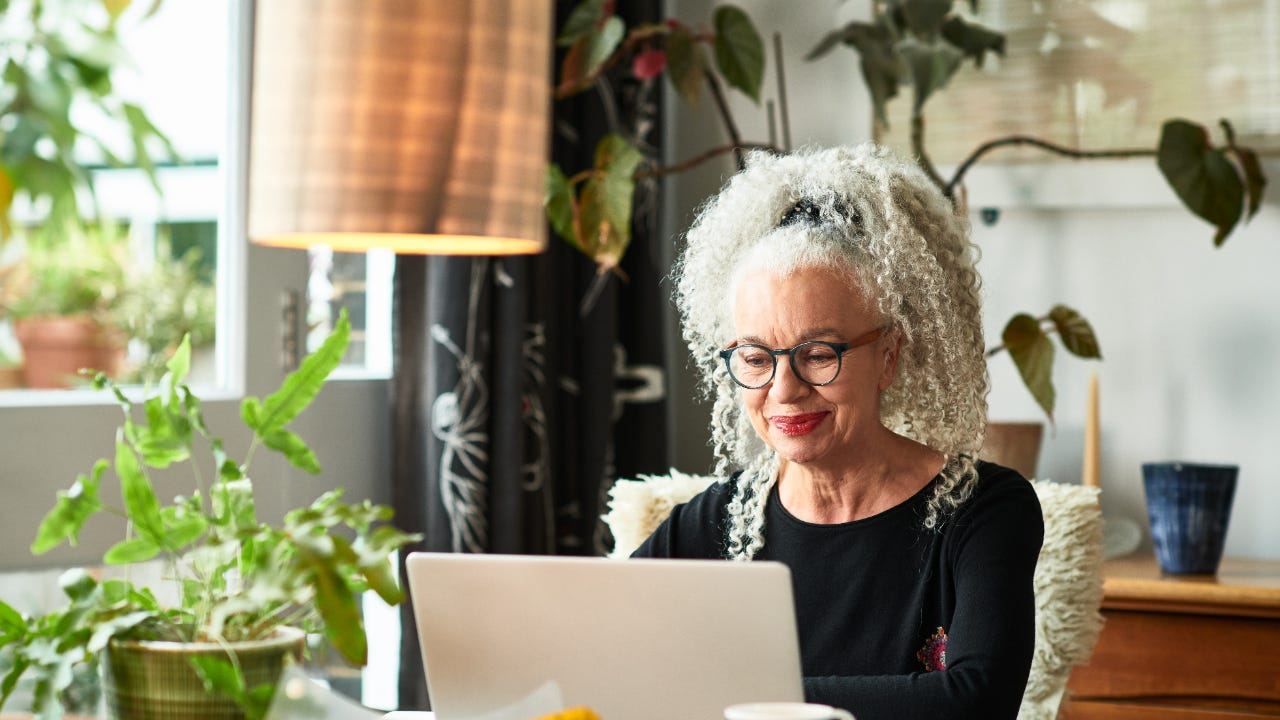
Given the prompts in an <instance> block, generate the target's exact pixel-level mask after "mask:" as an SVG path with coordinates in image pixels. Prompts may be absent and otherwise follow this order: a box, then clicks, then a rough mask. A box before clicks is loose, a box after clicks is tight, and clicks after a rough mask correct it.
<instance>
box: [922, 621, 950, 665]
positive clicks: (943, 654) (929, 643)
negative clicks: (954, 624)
mask: <svg viewBox="0 0 1280 720" xmlns="http://www.w3.org/2000/svg"><path fill="white" fill-rule="evenodd" d="M916 659H917V660H919V661H920V664H922V665H924V669H925V672H933V671H934V670H946V669H947V631H946V630H944V629H942V628H941V627H939V628H938V631H937V632H935V633H934V634H933V635H931V636H930V637H929V638H928V639H927V640H925V641H924V647H922V648H920V649H919V650H917V651H916Z"/></svg>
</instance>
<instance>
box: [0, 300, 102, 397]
mask: <svg viewBox="0 0 1280 720" xmlns="http://www.w3.org/2000/svg"><path fill="white" fill-rule="evenodd" d="M13 334H14V335H15V336H16V337H17V338H18V343H19V344H21V345H22V359H23V364H24V365H25V366H26V376H27V387H29V388H67V387H70V386H71V385H72V384H73V381H74V380H75V379H76V377H77V373H78V372H79V371H80V369H81V368H93V369H94V370H101V371H103V372H105V373H107V374H108V375H111V376H113V377H114V376H115V375H116V374H117V373H118V372H119V371H120V369H121V367H123V365H124V358H125V344H126V342H127V338H126V337H125V335H124V332H123V331H121V330H120V329H119V328H115V327H107V326H103V325H100V324H99V323H97V322H96V321H94V320H92V319H90V318H88V317H85V316H83V315H73V316H68V317H33V318H24V319H21V320H18V321H16V322H15V323H14V326H13Z"/></svg>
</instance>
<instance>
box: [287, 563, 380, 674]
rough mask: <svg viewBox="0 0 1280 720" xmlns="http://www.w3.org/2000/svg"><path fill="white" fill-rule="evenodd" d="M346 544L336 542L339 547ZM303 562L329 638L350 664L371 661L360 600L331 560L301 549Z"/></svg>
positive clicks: (363, 663) (362, 663) (360, 664)
mask: <svg viewBox="0 0 1280 720" xmlns="http://www.w3.org/2000/svg"><path fill="white" fill-rule="evenodd" d="M339 541H341V542H345V541H343V540H342V539H341V538H337V537H335V538H334V542H335V544H336V543H338V542H339ZM299 558H300V559H301V560H302V562H303V564H304V565H306V566H307V567H308V569H309V570H310V571H311V572H310V575H311V577H310V580H309V584H310V585H311V589H312V591H313V592H314V593H315V600H316V610H318V611H319V613H320V617H322V618H323V619H324V632H325V636H326V637H328V638H329V642H331V643H333V646H334V648H336V649H337V650H338V652H339V653H341V654H342V656H343V657H345V658H346V659H347V660H348V661H350V662H351V663H352V664H354V665H357V666H363V665H365V664H366V663H367V662H368V660H369V643H368V638H367V636H366V635H365V631H364V624H363V622H362V621H361V619H360V607H359V605H358V604H357V602H356V596H355V595H354V594H353V593H352V592H351V590H350V589H348V588H347V583H346V581H345V580H344V579H343V577H342V575H341V573H339V572H338V569H337V567H335V565H334V563H333V562H332V561H331V559H330V558H327V557H324V556H322V555H319V554H317V553H316V552H315V551H314V550H313V549H311V548H308V547H303V546H299Z"/></svg>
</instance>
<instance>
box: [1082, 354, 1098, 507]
mask: <svg viewBox="0 0 1280 720" xmlns="http://www.w3.org/2000/svg"><path fill="white" fill-rule="evenodd" d="M1098 478H1099V466H1098V374H1097V373H1094V374H1093V375H1090V376H1089V396H1088V402H1087V405H1086V407H1085V415H1084V473H1083V476H1082V477H1081V482H1082V483H1083V484H1084V485H1087V486H1089V487H1098Z"/></svg>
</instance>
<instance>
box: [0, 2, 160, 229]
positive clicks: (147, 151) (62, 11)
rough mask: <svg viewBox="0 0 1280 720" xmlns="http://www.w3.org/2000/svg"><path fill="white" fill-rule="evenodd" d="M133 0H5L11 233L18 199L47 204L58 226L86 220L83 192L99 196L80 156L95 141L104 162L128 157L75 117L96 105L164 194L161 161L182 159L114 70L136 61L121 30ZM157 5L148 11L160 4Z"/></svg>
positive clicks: (3, 108) (5, 218) (4, 219)
mask: <svg viewBox="0 0 1280 720" xmlns="http://www.w3.org/2000/svg"><path fill="white" fill-rule="evenodd" d="M129 5H130V2H129V0H61V1H60V2H49V1H48V0H9V1H8V2H4V3H0V61H2V62H3V66H4V68H3V71H2V72H3V76H2V79H3V83H2V84H0V229H3V231H4V235H6V236H7V235H8V233H9V211H10V207H11V205H12V203H13V201H14V198H15V196H16V195H25V196H26V197H27V198H28V199H29V200H30V201H31V202H32V204H33V205H35V204H40V203H41V202H42V201H47V203H48V208H49V210H48V218H49V219H50V220H51V221H53V223H54V224H55V225H63V224H68V223H77V222H80V221H81V218H82V217H85V216H87V215H88V214H87V213H84V212H83V210H84V208H81V206H80V198H79V197H78V194H79V193H81V192H83V193H87V194H88V196H89V197H92V193H93V182H92V178H91V174H90V171H89V167H88V166H86V164H85V162H84V161H83V160H82V159H81V156H78V155H77V148H78V147H79V146H81V145H84V146H86V147H84V148H80V150H82V151H83V150H86V149H87V147H89V146H91V147H92V148H94V149H95V150H96V151H97V154H98V155H99V156H100V157H101V158H102V159H103V161H104V162H105V164H108V165H112V166H122V165H124V164H125V159H124V158H123V157H122V153H121V152H119V150H120V149H119V148H113V147H112V146H111V144H109V143H108V142H107V141H105V140H104V139H103V138H102V137H101V136H99V135H97V134H95V133H93V132H86V131H85V130H83V129H82V128H81V127H80V125H78V124H77V123H76V122H73V121H72V115H73V114H75V112H77V110H79V111H89V112H93V113H96V114H97V115H98V116H100V117H101V118H104V119H105V120H106V121H107V122H108V123H110V124H111V125H113V126H115V127H116V128H118V129H119V130H120V131H121V132H122V133H123V136H124V137H126V138H127V140H128V143H129V147H128V148H127V152H128V154H129V155H131V156H132V157H131V158H130V161H131V162H130V164H133V165H136V166H137V167H139V168H141V169H142V170H143V171H144V172H145V173H146V175H147V177H148V179H150V181H151V183H152V185H153V186H154V187H155V188H156V192H157V193H158V192H159V185H158V184H157V181H156V175H155V157H156V156H157V155H161V156H163V155H167V156H169V157H171V158H176V157H177V156H178V153H177V152H176V151H175V149H174V147H173V145H172V143H171V142H170V141H169V139H168V137H167V136H166V135H165V134H164V133H162V132H161V131H160V130H159V129H158V128H156V126H155V125H154V124H153V123H152V122H151V120H150V118H149V117H148V116H147V114H146V112H144V111H143V109H142V108H141V107H140V106H138V105H137V104H135V103H131V102H128V101H127V100H125V99H123V98H122V97H120V96H119V95H118V94H117V93H116V92H115V85H114V83H113V80H112V75H113V73H114V72H115V71H116V70H118V69H119V68H120V67H122V66H124V65H126V64H127V63H128V62H129V55H128V53H127V52H126V50H125V49H124V47H123V46H122V45H121V44H120V39H119V35H118V28H119V23H120V21H121V17H122V15H123V14H124V13H125V12H126V10H127V9H128V7H129ZM159 5H160V3H159V2H153V3H152V4H151V6H150V7H149V8H148V9H147V11H146V13H145V15H144V19H145V17H149V16H150V15H151V14H153V13H154V12H155V11H156V9H157V8H158V7H159Z"/></svg>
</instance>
